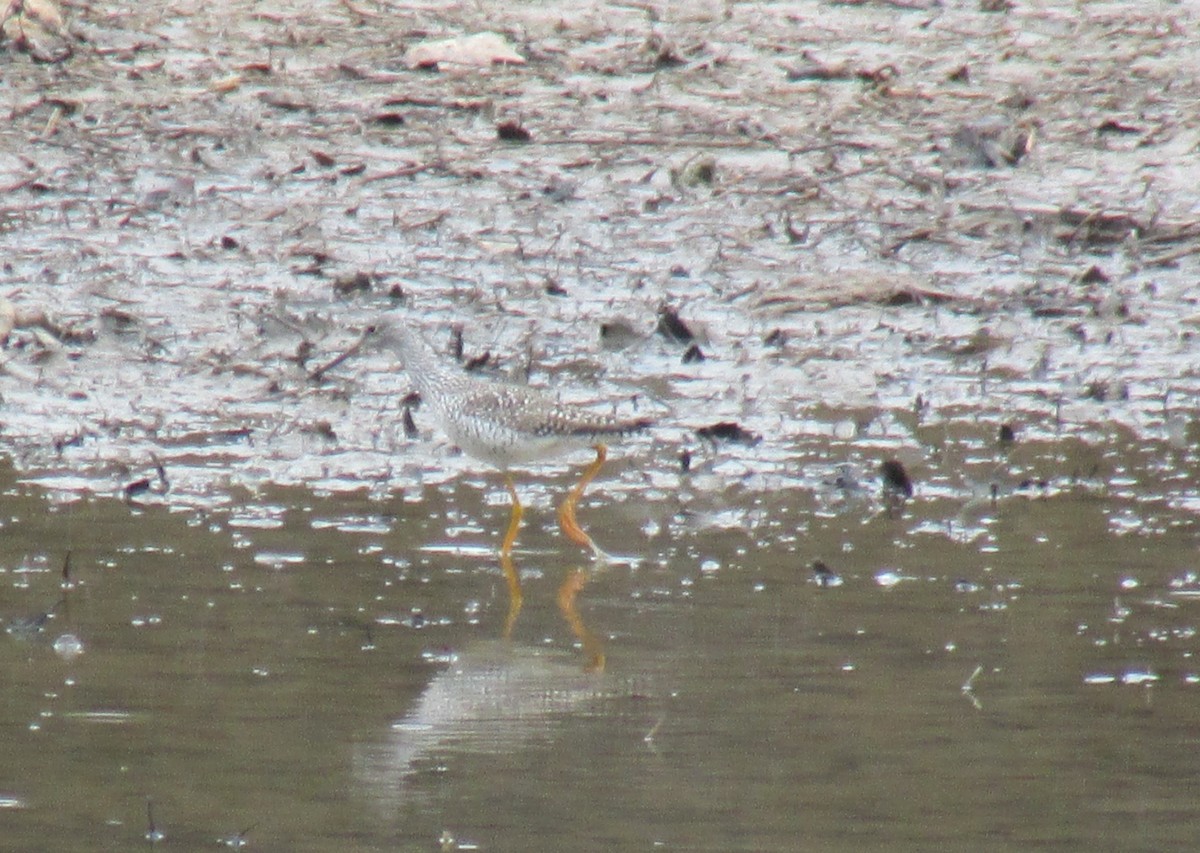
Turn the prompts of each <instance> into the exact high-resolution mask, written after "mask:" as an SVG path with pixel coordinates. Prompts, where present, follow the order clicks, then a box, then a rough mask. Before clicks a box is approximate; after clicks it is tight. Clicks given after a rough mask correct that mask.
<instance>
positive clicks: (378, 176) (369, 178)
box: [362, 160, 443, 184]
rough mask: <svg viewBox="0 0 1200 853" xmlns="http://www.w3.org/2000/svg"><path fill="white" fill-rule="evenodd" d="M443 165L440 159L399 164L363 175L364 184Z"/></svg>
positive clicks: (407, 175)
mask: <svg viewBox="0 0 1200 853" xmlns="http://www.w3.org/2000/svg"><path fill="white" fill-rule="evenodd" d="M442 167H443V164H442V161H441V160H431V161H429V162H428V163H410V164H409V165H407V166H401V167H400V168H398V169H389V170H388V171H386V172H376V173H375V174H374V175H366V176H364V177H363V179H362V182H363V183H364V184H370V183H374V182H375V181H386V180H388V179H389V178H407V177H409V176H410V175H418V174H420V173H421V172H424V171H427V170H429V169H440V168H442Z"/></svg>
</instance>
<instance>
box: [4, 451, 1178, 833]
mask: <svg viewBox="0 0 1200 853" xmlns="http://www.w3.org/2000/svg"><path fill="white" fill-rule="evenodd" d="M1107 455H1110V456H1117V457H1121V458H1127V457H1131V456H1133V455H1136V454H1135V453H1134V448H1130V447H1122V446H1120V445H1114V446H1112V447H1111V449H1110V450H1109V451H1108V452H1107ZM1189 462H1190V465H1189V466H1188V467H1189V471H1191V472H1192V473H1194V462H1195V460H1194V459H1191V458H1189ZM1130 466H1131V467H1134V462H1133V461H1131V463H1130ZM9 476H10V479H9V480H8V482H7V485H6V486H5V487H4V501H5V504H4V505H5V513H4V534H5V535H4V537H3V539H2V540H0V541H2V543H3V552H2V553H0V579H2V580H3V585H2V586H0V614H2V615H3V619H4V626H5V628H6V630H7V633H6V635H5V636H4V637H3V638H0V661H2V664H0V666H2V669H3V673H4V683H5V690H4V701H3V705H2V706H0V708H2V715H3V717H2V718H3V723H2V725H3V727H4V730H5V732H6V735H5V737H4V738H3V744H2V745H0V767H3V768H4V770H3V774H2V775H0V797H2V798H3V802H4V803H5V806H6V808H4V809H3V810H2V816H0V817H2V820H3V823H4V826H5V844H6V849H13V850H17V849H35V848H40V849H56V850H97V849H106V850H124V849H129V848H130V847H132V846H135V845H137V844H140V843H144V840H143V838H144V836H145V835H146V834H147V833H148V832H149V831H151V830H150V828H149V826H148V824H147V801H148V800H150V801H152V803H153V820H154V824H153V829H154V831H156V832H161V833H162V834H163V835H164V836H165V840H164V841H163V844H164V845H187V844H192V845H209V846H211V845H213V844H214V843H215V842H216V841H217V840H218V839H223V840H224V841H226V842H227V843H231V844H233V845H235V846H236V844H237V843H239V841H245V842H247V843H248V844H249V845H252V849H267V850H314V851H316V850H330V849H338V850H382V849H410V848H411V849H429V848H430V847H433V846H436V845H437V844H438V843H439V839H442V840H443V841H444V843H446V844H447V845H449V846H451V847H453V846H454V845H461V846H463V847H465V848H470V847H471V846H472V845H478V846H479V847H481V848H483V849H552V848H557V849H579V848H581V847H596V846H601V845H603V846H605V847H609V848H615V849H645V848H647V847H651V846H655V845H663V846H666V847H668V848H680V847H683V848H693V849H694V848H701V849H795V847H796V846H797V845H801V846H805V847H806V848H813V849H845V848H846V847H848V846H865V847H880V846H887V847H889V848H890V849H896V848H911V849H919V848H928V847H929V846H931V845H934V844H949V845H952V846H953V845H960V846H961V845H965V846H991V847H1006V846H1008V847H1012V848H1014V849H1015V848H1022V849H1027V848H1028V847H1029V846H1050V847H1063V848H1069V849H1078V848H1079V847H1082V846H1085V845H1088V844H1093V845H1095V844H1099V845H1103V846H1106V847H1110V848H1112V847H1117V848H1120V849H1167V848H1170V847H1173V846H1175V847H1178V846H1182V845H1185V844H1186V842H1187V841H1188V839H1191V838H1193V837H1194V834H1195V831H1196V828H1197V825H1198V824H1197V820H1198V817H1200V807H1197V805H1196V804H1195V801H1194V798H1193V797H1192V796H1191V795H1190V785H1189V780H1190V778H1191V776H1192V774H1193V771H1194V768H1193V766H1192V765H1193V762H1192V760H1191V757H1190V754H1191V750H1190V745H1191V742H1192V740H1193V738H1194V720H1195V714H1194V708H1195V702H1196V697H1197V695H1198V694H1197V692H1196V691H1198V690H1200V663H1197V662H1196V660H1195V658H1194V656H1193V655H1194V650H1195V647H1196V638H1195V633H1196V625H1197V621H1198V611H1200V577H1197V567H1196V557H1195V554H1196V552H1195V542H1196V523H1195V520H1194V519H1193V518H1191V517H1189V516H1185V515H1181V514H1179V513H1177V512H1175V511H1173V510H1171V509H1169V508H1165V507H1158V508H1156V509H1154V510H1153V514H1154V518H1155V519H1156V523H1155V526H1156V527H1157V528H1158V529H1157V530H1156V531H1154V532H1147V531H1146V530H1138V529H1133V528H1132V527H1130V526H1129V525H1126V524H1123V523H1122V522H1121V519H1124V518H1127V517H1130V516H1134V515H1137V516H1140V517H1145V516H1147V515H1149V514H1150V512H1151V510H1150V509H1148V507H1147V505H1146V502H1143V501H1139V496H1138V494H1137V492H1138V487H1134V486H1131V487H1129V488H1127V489H1126V492H1127V493H1128V494H1126V495H1123V496H1114V495H1113V494H1105V493H1102V492H1099V491H1096V490H1093V489H1089V488H1085V487H1082V486H1081V487H1079V488H1078V489H1074V490H1073V489H1062V490H1059V491H1057V492H1053V493H1050V492H1046V493H1043V494H1034V495H1033V496H1031V497H1026V496H1021V495H1009V496H1003V497H1001V498H1000V499H999V500H998V501H997V502H996V503H994V504H993V503H992V502H991V501H990V500H984V501H982V502H981V503H980V506H979V507H978V508H976V509H974V510H972V515H973V516H974V519H973V521H972V522H971V523H972V524H973V525H976V526H977V527H978V528H980V529H982V530H985V531H986V534H980V535H963V536H958V535H955V533H954V532H953V531H954V530H955V529H956V527H955V525H956V524H957V525H958V528H957V529H962V530H968V529H970V527H969V525H966V524H964V523H963V522H962V521H961V520H960V519H962V518H963V512H962V509H963V507H964V506H965V505H966V504H967V503H969V502H970V501H969V500H968V501H964V500H950V499H941V498H936V497H933V498H926V499H922V498H921V497H920V492H919V491H918V499H917V500H915V501H913V502H911V503H909V505H908V506H907V507H905V508H904V509H902V510H900V511H898V512H897V511H891V512H888V511H884V505H883V504H882V503H880V501H878V500H877V499H876V496H875V494H874V493H873V492H872V491H866V492H865V493H864V494H861V495H858V496H855V497H853V499H849V500H845V501H843V500H840V499H837V500H834V499H830V498H829V497H828V496H827V495H825V494H822V493H820V492H814V491H812V490H810V489H807V488H803V487H801V486H800V485H799V484H797V485H795V486H793V487H790V488H782V489H779V490H777V491H775V492H773V493H772V494H771V495H770V496H769V497H764V496H757V497H754V498H753V499H751V500H750V501H749V502H748V504H749V505H748V506H745V507H742V510H743V511H745V512H748V513H750V514H752V515H753V518H754V522H753V523H752V524H751V525H750V526H748V527H746V528H744V529H732V528H720V527H717V526H713V525H711V524H705V525H700V524H697V523H696V517H697V516H700V515H702V513H701V512H699V511H695V512H693V511H691V510H680V511H678V512H675V513H674V514H672V515H670V516H669V517H668V518H667V519H666V522H665V523H664V524H663V525H662V527H661V528H660V529H658V530H655V529H654V527H653V526H647V527H646V529H645V530H644V531H643V530H639V529H638V526H637V525H638V522H637V520H636V517H635V514H634V511H633V510H632V509H631V508H630V507H628V506H625V505H620V506H613V504H612V502H611V501H608V500H605V499H604V496H603V491H602V490H601V491H599V492H598V493H597V496H596V497H595V499H594V500H593V501H592V502H591V504H590V505H589V506H587V507H586V508H585V509H584V521H585V524H586V525H588V526H589V527H590V528H591V531H592V533H593V534H594V535H595V536H596V538H597V539H598V540H599V541H600V542H601V543H604V544H608V545H609V546H610V547H612V543H620V544H621V545H622V546H623V550H624V551H626V552H631V553H635V554H636V555H637V556H638V557H639V558H640V559H639V560H638V561H637V562H636V563H635V564H634V565H626V564H621V563H613V564H610V565H608V566H604V567H593V566H591V565H590V564H588V563H586V562H584V561H582V560H580V559H579V558H578V555H576V553H575V549H574V546H571V545H570V544H569V543H567V542H566V541H565V540H563V539H562V538H561V537H559V536H557V534H555V533H554V532H553V531H552V529H550V528H551V524H550V522H551V518H552V516H551V514H550V513H549V512H548V511H546V510H547V508H546V507H544V506H534V507H533V508H532V509H531V511H530V516H529V517H530V522H531V523H530V524H529V526H528V527H527V528H526V529H525V530H524V531H523V534H522V538H521V548H520V549H519V551H518V554H517V556H516V568H517V570H518V571H519V572H520V575H521V581H522V588H523V593H524V606H523V607H522V608H521V609H520V612H519V613H516V614H515V616H514V615H513V614H512V613H511V611H510V600H509V594H508V585H507V583H506V581H505V577H504V573H503V572H502V571H501V566H500V565H499V563H498V562H497V561H496V559H495V558H494V557H493V556H492V555H491V547H492V546H493V545H494V542H495V536H496V530H497V529H498V528H499V527H500V526H501V525H502V523H503V522H504V521H505V517H506V508H505V507H504V505H503V504H502V503H501V502H498V501H492V500H490V499H489V500H484V497H485V495H490V494H491V493H493V492H499V491H500V490H499V487H498V485H497V484H495V483H491V484H490V485H489V484H487V483H486V482H485V483H480V484H475V483H470V482H463V483H458V484H451V485H448V486H440V487H429V488H426V489H424V490H422V491H420V493H419V494H417V495H409V496H408V497H407V499H401V498H396V499H391V500H382V501H380V500H371V499H369V498H366V497H363V498H354V497H352V496H351V497H347V496H342V497H337V498H330V499H318V498H314V497H312V496H311V495H310V494H307V493H304V492H299V491H287V490H280V491H277V492H271V493H270V494H269V495H260V496H257V497H256V498H254V499H246V500H245V502H244V503H242V502H235V503H240V505H237V506H234V507H230V508H228V509H223V510H214V511H211V512H207V513H198V512H195V511H191V510H187V511H177V512H171V511H169V510H168V509H166V508H164V507H146V508H137V507H130V506H127V505H125V504H124V503H121V502H118V501H115V500H108V499H99V498H93V499H86V500H75V501H69V502H64V503H53V502H51V501H50V500H49V499H48V498H47V496H46V495H45V494H44V493H41V492H38V491H30V489H29V488H28V487H24V486H21V485H18V484H16V483H14V482H13V481H12V479H11V475H9ZM566 483H567V481H566V479H565V478H563V477H561V476H557V475H555V476H551V477H550V478H548V479H547V478H543V479H542V480H541V485H542V486H544V487H546V488H547V490H549V489H551V488H558V487H562V486H565V485H566ZM1139 485H1144V484H1139ZM535 503H536V501H535ZM629 503H636V498H635V499H631V500H630V501H629ZM1151 503H1153V502H1151ZM730 508H735V507H730ZM264 519H266V520H265V521H264ZM933 519H940V520H939V521H937V522H936V523H935V522H934V521H933ZM451 521H456V522H457V523H456V525H455V529H460V530H462V531H463V532H461V533H460V534H458V535H455V536H453V537H448V536H447V529H448V528H449V527H450V526H451ZM928 528H935V529H936V532H928ZM947 530H949V531H951V532H950V533H949V534H947V533H946V531H947ZM981 542H982V544H981ZM68 551H69V552H70V573H69V579H68V584H67V585H68V588H67V589H65V590H63V589H61V587H62V585H63V580H62V572H61V569H62V563H63V560H64V559H65V557H66V554H67V552H68ZM814 557H820V558H821V559H823V560H825V561H826V562H827V563H828V564H829V565H830V568H831V569H832V570H833V571H834V572H836V573H837V575H838V577H839V578H840V579H841V580H842V581H843V582H842V583H841V584H840V585H826V586H822V585H818V584H817V583H815V582H814V581H813V575H812V574H811V572H810V571H809V568H808V563H809V561H810V560H811V559H812V558H814ZM568 580H571V581H572V582H573V583H574V586H575V588H576V589H577V595H576V596H575V597H574V599H573V601H574V605H573V607H572V606H570V605H563V604H561V603H560V602H559V596H558V591H559V589H560V587H561V586H563V585H564V584H565V583H566V582H567V581H568ZM568 599H570V596H568ZM48 611H52V612H51V613H50V615H49V616H48V617H46V616H45V614H46V613H47V612H48ZM572 617H577V618H578V622H577V623H575V624H573V623H572V622H571V621H570V618H572ZM510 619H513V620H515V621H513V622H512V624H511V627H509V628H506V623H507V622H509V620H510ZM506 633H507V638H505V636H504V635H505V634H506ZM69 636H73V637H74V638H76V639H75V641H74V642H72V641H70V640H68V639H64V638H67V637H69ZM585 636H586V637H588V642H587V644H586V645H585V644H584V643H583V642H582V641H581V638H582V637H585ZM76 646H78V647H81V649H82V651H81V653H74V652H73V648H75V647H76ZM601 654H602V655H603V660H604V666H603V670H602V671H594V670H595V669H596V668H595V667H594V666H593V664H595V663H597V662H598V661H599V658H600V655H601ZM589 670H592V671H589ZM968 687H969V689H968ZM241 833H244V836H243V835H241ZM450 839H453V842H452V841H451V840H450Z"/></svg>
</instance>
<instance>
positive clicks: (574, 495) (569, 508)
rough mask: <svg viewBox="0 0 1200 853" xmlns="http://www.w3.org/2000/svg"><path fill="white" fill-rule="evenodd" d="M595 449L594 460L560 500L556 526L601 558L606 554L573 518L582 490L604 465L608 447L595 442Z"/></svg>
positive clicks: (572, 539) (573, 540) (569, 537)
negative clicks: (565, 496) (564, 498)
mask: <svg viewBox="0 0 1200 853" xmlns="http://www.w3.org/2000/svg"><path fill="white" fill-rule="evenodd" d="M595 451H596V461H594V462H593V463H592V464H591V465H589V466H588V467H587V468H586V469H584V472H583V476H582V477H580V478H579V482H578V483H576V484H575V488H573V489H571V491H570V492H569V493H568V494H567V498H566V500H564V501H563V502H562V506H560V507H559V508H558V526H559V527H560V528H561V529H562V532H563V533H564V534H566V536H567V538H568V539H570V540H571V541H572V542H574V543H575V544H576V545H579V546H581V547H584V548H587V549H588V550H590V551H591V552H592V554H593V556H595V557H596V558H597V559H603V558H604V557H607V556H608V555H607V554H605V553H604V552H603V551H602V550H600V548H599V546H597V545H596V543H595V542H593V541H592V537H590V536H588V535H587V533H585V532H584V530H583V528H582V527H580V526H579V521H578V520H577V519H576V518H575V505H576V504H578V503H579V499H580V498H581V497H583V490H584V489H586V488H587V486H588V483H590V482H592V480H593V479H595V477H596V475H597V474H598V473H600V469H601V468H602V467H603V466H604V460H605V459H607V458H608V449H607V448H606V447H605V446H604V445H603V444H597V445H596V446H595Z"/></svg>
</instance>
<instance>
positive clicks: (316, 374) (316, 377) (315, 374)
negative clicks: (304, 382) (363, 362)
mask: <svg viewBox="0 0 1200 853" xmlns="http://www.w3.org/2000/svg"><path fill="white" fill-rule="evenodd" d="M370 336H371V330H370V329H364V330H363V332H362V334H361V335H359V336H358V340H357V341H355V342H354V343H353V344H351V345H350V347H349V348H348V349H346V350H345V351H344V352H341V353H339V354H338V355H336V356H334V357H333V358H332V359H330V360H329V361H327V362H325V364H322V365H321V366H320V367H315V368H313V369H312V370H311V371H309V374H308V378H309V379H310V380H311V381H313V382H320V381H321V379H322V378H323V377H324V376H325V374H326V373H328V372H329V371H331V370H333V369H334V368H335V367H337V366H338V365H339V364H341V363H342V362H343V361H345V360H346V359H348V358H350V357H351V356H354V355H357V354H358V352H359V351H360V350H361V349H362V348H363V344H365V343H366V342H367V338H369V337H370Z"/></svg>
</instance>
